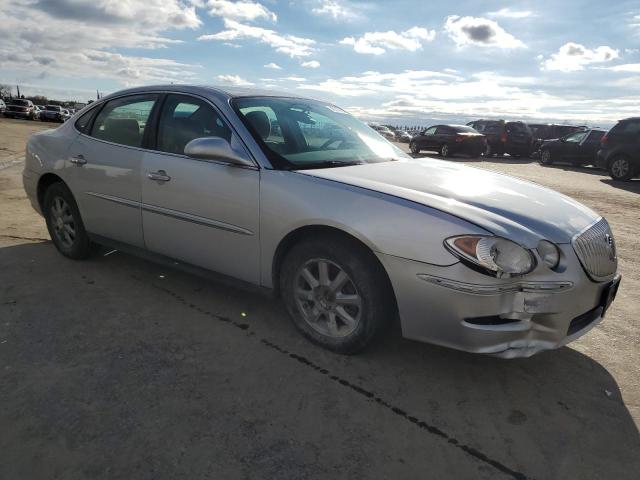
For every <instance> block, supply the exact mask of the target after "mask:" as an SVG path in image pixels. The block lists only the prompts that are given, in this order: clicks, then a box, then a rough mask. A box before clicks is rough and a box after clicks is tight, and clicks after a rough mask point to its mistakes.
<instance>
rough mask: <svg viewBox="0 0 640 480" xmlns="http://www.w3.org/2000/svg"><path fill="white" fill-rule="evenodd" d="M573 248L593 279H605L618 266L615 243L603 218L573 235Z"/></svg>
mask: <svg viewBox="0 0 640 480" xmlns="http://www.w3.org/2000/svg"><path fill="white" fill-rule="evenodd" d="M573 249H574V250H575V252H576V255H578V259H579V260H580V263H581V264H582V267H583V268H584V269H585V271H586V272H587V274H589V276H590V277H591V278H592V279H593V280H605V279H607V278H608V277H610V276H611V275H613V274H614V273H615V272H616V270H617V268H618V256H617V252H616V243H615V241H614V240H613V233H612V232H611V228H609V224H608V223H607V221H606V220H605V219H604V218H601V219H600V220H598V221H597V222H596V223H594V224H592V225H591V226H589V227H588V228H587V229H586V230H583V231H582V232H581V233H579V234H577V235H576V236H575V237H573Z"/></svg>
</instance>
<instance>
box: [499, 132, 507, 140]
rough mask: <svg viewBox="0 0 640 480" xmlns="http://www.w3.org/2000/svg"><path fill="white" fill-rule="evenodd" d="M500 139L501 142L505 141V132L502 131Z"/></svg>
mask: <svg viewBox="0 0 640 480" xmlns="http://www.w3.org/2000/svg"><path fill="white" fill-rule="evenodd" d="M500 141H501V142H506V141H507V132H502V135H500Z"/></svg>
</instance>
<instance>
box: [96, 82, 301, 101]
mask: <svg viewBox="0 0 640 480" xmlns="http://www.w3.org/2000/svg"><path fill="white" fill-rule="evenodd" d="M157 90H165V91H169V92H171V91H174V92H183V93H193V94H200V95H212V94H213V95H214V96H216V97H219V98H226V99H229V98H237V97H250V96H251V97H253V96H260V97H289V98H310V97H304V96H301V95H294V94H291V93H290V92H279V91H275V90H265V89H260V88H247V87H233V86H213V85H188V84H173V83H172V84H169V85H145V86H141V87H133V88H127V89H124V90H119V91H117V92H114V93H112V94H109V95H107V96H106V97H104V98H105V99H107V98H110V97H112V96H120V95H123V94H130V93H144V92H151V91H157Z"/></svg>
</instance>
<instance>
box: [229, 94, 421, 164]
mask: <svg viewBox="0 0 640 480" xmlns="http://www.w3.org/2000/svg"><path fill="white" fill-rule="evenodd" d="M233 106H234V108H235V109H236V112H238V114H239V116H240V118H241V119H242V121H243V122H244V124H245V126H246V127H247V128H248V129H249V131H250V132H251V134H252V135H253V137H254V138H255V139H256V141H257V142H258V143H259V144H260V145H261V146H262V148H263V150H264V151H265V154H266V155H267V157H268V158H269V161H270V162H271V163H272V165H273V166H274V167H275V168H280V169H290V170H301V169H305V168H332V167H341V166H347V165H354V164H361V163H376V162H385V161H391V160H396V159H398V158H409V157H408V156H407V155H406V154H405V153H404V152H403V151H402V150H400V149H399V148H397V147H396V146H394V145H393V144H391V143H389V142H388V141H387V140H385V139H384V138H383V137H382V136H380V135H379V134H378V133H376V132H375V131H374V130H372V129H371V128H369V127H368V126H367V125H365V124H364V123H362V122H360V121H359V120H357V119H356V118H354V117H353V116H351V115H349V114H348V113H347V112H345V111H344V110H342V109H340V108H338V107H335V106H333V105H329V104H326V103H322V102H317V101H314V100H307V99H296V98H276V97H242V98H238V99H235V100H234V101H233Z"/></svg>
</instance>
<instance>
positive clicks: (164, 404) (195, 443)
mask: <svg viewBox="0 0 640 480" xmlns="http://www.w3.org/2000/svg"><path fill="white" fill-rule="evenodd" d="M42 127H43V126H42V125H40V124H37V123H29V122H20V121H8V120H5V119H0V166H1V165H5V166H6V165H8V164H9V161H8V160H10V159H11V160H16V159H17V160H18V161H19V156H20V152H21V150H22V149H23V145H24V138H25V136H26V135H27V134H28V132H29V131H31V130H33V129H38V128H42ZM425 161H428V160H425ZM452 161H464V162H468V163H469V164H471V165H474V166H478V167H480V168H491V169H494V170H498V171H502V172H505V173H510V174H514V175H517V176H520V177H522V178H526V179H530V180H533V181H536V182H539V183H542V184H545V185H549V186H551V187H553V188H556V189H558V190H560V191H562V192H564V193H567V194H568V195H571V196H573V197H575V198H577V199H578V200H580V201H582V202H584V203H586V204H587V205H589V206H591V207H593V208H595V209H596V210H598V211H599V212H601V213H602V214H604V215H606V216H607V218H608V219H609V221H610V222H611V224H612V226H613V229H614V232H615V233H616V238H617V241H618V246H619V251H620V257H621V266H620V268H621V271H622V273H623V275H624V280H623V284H622V288H621V291H620V293H619V297H618V300H617V302H616V303H615V304H614V306H613V307H612V309H611V311H610V314H609V316H608V318H607V319H606V321H605V322H604V323H602V324H601V325H600V326H598V327H597V328H596V329H594V330H593V331H592V332H591V333H590V334H589V335H587V336H586V337H583V338H582V339H580V340H579V341H578V342H575V343H573V344H571V346H569V347H565V348H562V349H560V350H557V351H554V352H546V353H543V354H541V355H538V356H535V357H533V358H530V359H524V360H512V361H505V360H499V359H494V358H488V357H480V356H474V355H468V354H464V353H460V352H455V351H451V350H447V349H443V348H439V347H434V346H429V345H424V344H419V343H415V342H410V341H407V340H403V339H401V338H400V335H399V332H398V331H397V329H392V330H390V331H389V332H388V334H387V335H386V338H384V339H383V340H382V341H381V342H379V343H378V344H377V345H375V346H374V347H373V348H371V349H370V350H368V351H367V352H365V353H364V354H362V355H359V356H354V357H345V356H339V355H334V354H330V353H327V352H325V351H323V350H321V349H318V348H316V347H314V346H312V345H310V344H308V343H307V342H306V341H304V340H303V339H302V338H301V337H300V336H299V335H298V334H297V333H296V331H295V330H294V328H293V326H292V325H291V323H290V322H289V320H288V319H287V317H286V315H285V312H284V309H283V308H282V307H281V306H280V304H279V303H278V302H277V301H274V300H272V299H269V298H265V297H262V296H259V295H257V294H254V293H250V292H245V291H241V290H237V289H233V288H230V287H226V286H223V285H220V284H216V283H213V282H211V281H208V280H203V279H201V278H199V277H195V276H191V275H188V274H185V273H181V272H177V271H173V270H169V269H166V268H164V267H161V266H158V265H155V264H152V263H148V262H146V261H143V260H140V259H136V258H133V257H129V256H126V255H124V254H121V253H119V252H116V253H112V254H109V255H106V256H104V254H106V253H108V252H106V251H105V252H103V254H102V255H100V256H96V257H95V258H93V259H92V260H90V261H86V262H73V261H70V260H67V259H64V258H63V257H61V256H60V255H58V254H57V253H56V252H55V250H54V248H53V246H52V244H51V243H50V241H49V240H48V235H47V232H46V230H45V228H44V222H43V221H42V219H41V218H40V217H38V216H37V215H36V214H35V212H33V211H32V210H31V208H30V206H29V205H28V203H27V201H26V199H25V196H24V193H23V192H22V189H21V185H20V173H21V165H20V164H19V163H18V164H16V165H13V166H9V167H6V168H3V169H2V170H0V212H2V213H1V214H0V386H1V388H0V406H1V408H0V478H2V479H5V478H6V479H30V480H34V479H47V480H51V479H58V478H59V479H64V480H71V479H169V478H189V479H193V480H195V479H205V478H207V479H209V478H224V479H235V478H247V479H257V478H265V479H266V478H278V479H282V478H285V479H287V478H290V479H319V478H350V479H352V478H367V479H368V478H389V479H404V478H456V479H498V478H520V479H523V478H536V479H555V478H563V479H567V478H571V479H578V478H579V479H611V478H617V479H627V478H628V479H632V478H634V479H635V478H638V472H639V471H640V436H639V434H638V428H637V426H638V424H640V375H638V372H639V367H638V365H639V363H640V362H639V361H640V354H639V349H638V347H639V346H640V328H639V320H638V317H639V314H640V307H639V305H640V303H639V301H638V293H637V292H638V291H640V265H639V262H638V260H637V257H636V255H637V254H638V251H640V244H639V242H638V239H637V234H638V225H639V224H640V223H639V221H640V182H637V181H636V182H633V183H630V184H624V185H618V184H613V183H611V182H609V181H608V180H607V177H606V176H604V175H602V174H601V173H600V172H597V171H595V170H592V169H575V168H571V167H554V168H543V167H540V166H539V165H537V164H535V163H528V162H524V161H515V160H511V159H509V158H505V159H501V160H495V161H493V162H480V161H470V160H468V159H462V158H460V159H454V160H452Z"/></svg>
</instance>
